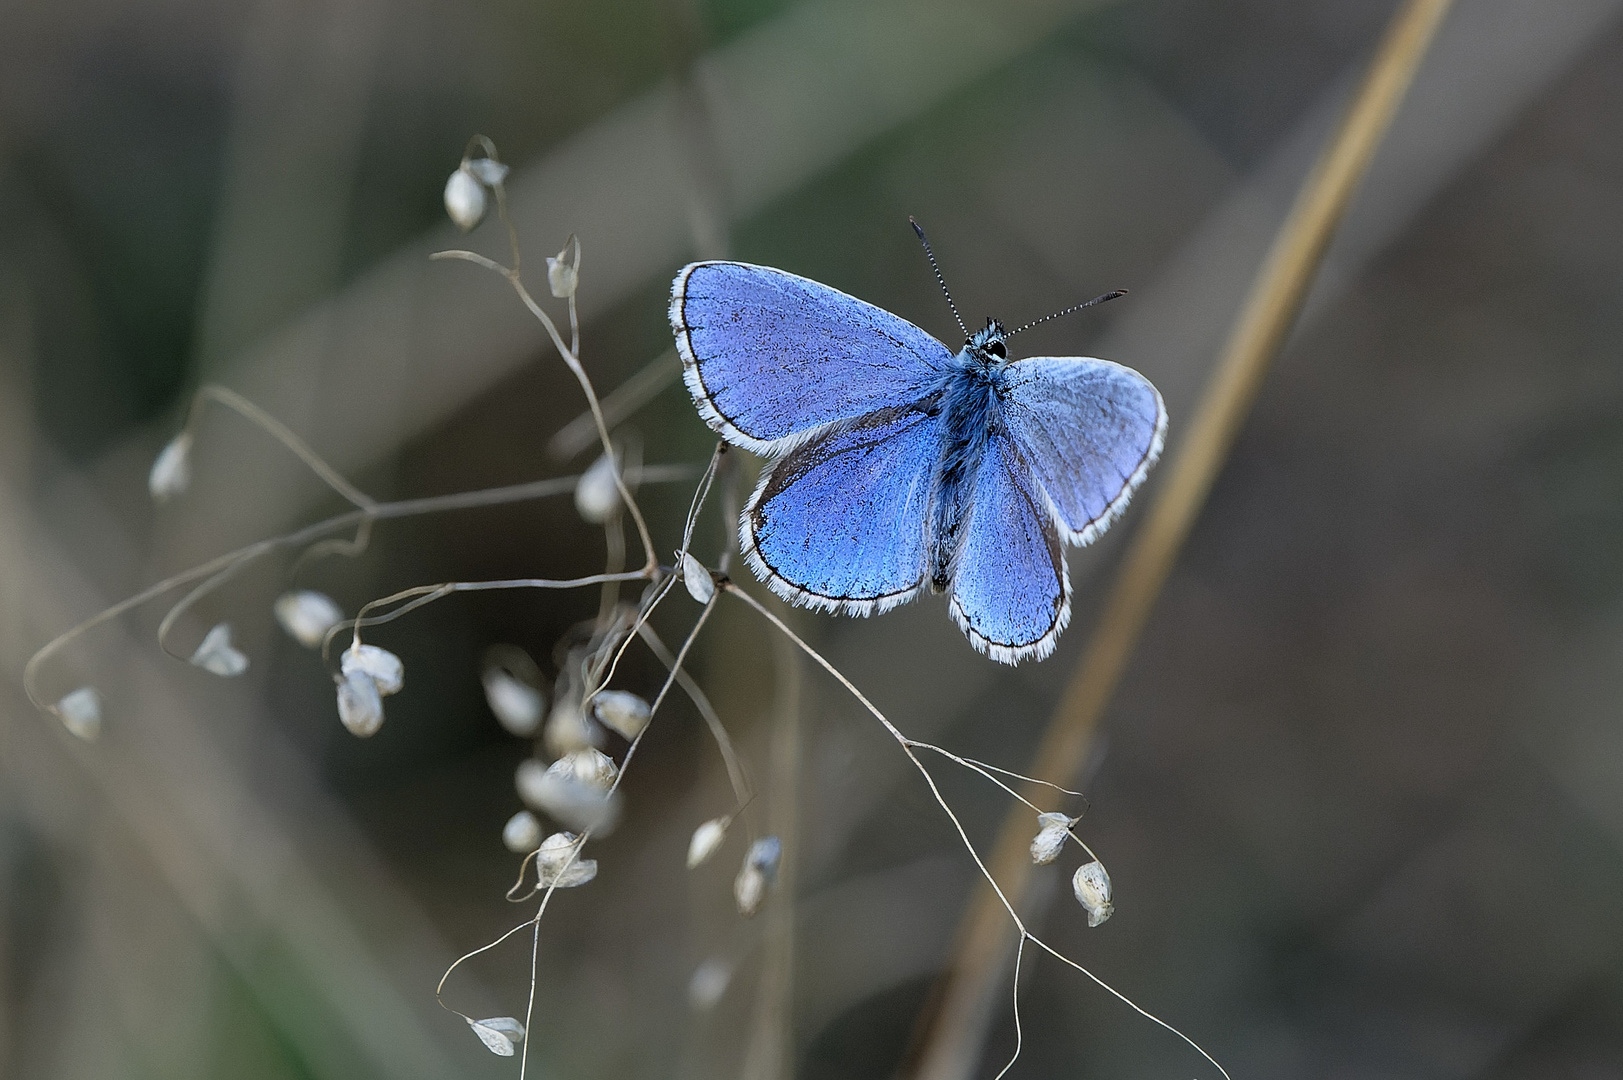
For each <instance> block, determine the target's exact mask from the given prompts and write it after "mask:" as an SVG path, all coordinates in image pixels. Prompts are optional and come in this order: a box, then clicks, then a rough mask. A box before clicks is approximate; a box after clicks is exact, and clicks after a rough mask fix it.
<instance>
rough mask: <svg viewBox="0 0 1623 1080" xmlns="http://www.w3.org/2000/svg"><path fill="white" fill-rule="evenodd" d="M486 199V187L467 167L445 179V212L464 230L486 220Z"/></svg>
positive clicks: (466, 230)
mask: <svg viewBox="0 0 1623 1080" xmlns="http://www.w3.org/2000/svg"><path fill="white" fill-rule="evenodd" d="M485 201H486V200H485V189H484V187H483V186H482V185H481V184H480V183H479V181H478V180H477V179H475V178H474V177H473V176H472V175H471V174H470V173H469V172H468V171H467V170H466V169H458V170H457V171H456V172H454V173H452V174H451V176H450V178H449V179H448V180H446V181H445V212H446V214H448V215H449V216H450V218H451V220H452V221H453V222H455V223H456V227H457V228H459V229H461V230H462V231H463V232H468V231H469V230H470V229H472V228H473V227H474V226H475V225H477V224H479V222H480V221H482V220H484V216H485Z"/></svg>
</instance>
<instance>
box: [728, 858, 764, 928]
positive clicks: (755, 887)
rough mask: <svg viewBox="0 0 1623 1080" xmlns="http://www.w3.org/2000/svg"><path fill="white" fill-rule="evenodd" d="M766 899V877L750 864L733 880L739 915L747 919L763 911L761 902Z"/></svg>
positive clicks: (734, 898) (745, 865)
mask: <svg viewBox="0 0 1623 1080" xmlns="http://www.w3.org/2000/svg"><path fill="white" fill-rule="evenodd" d="M765 898H766V875H765V874H762V873H761V870H760V868H759V867H756V866H752V865H750V864H749V863H745V864H744V868H743V869H742V870H740V871H739V872H738V877H736V878H734V879H733V900H734V901H735V902H736V903H737V904H738V913H739V914H740V915H743V916H745V917H746V918H747V917H749V916H751V915H754V914H755V913H756V912H757V911H759V910H761V901H762V900H764V899H765Z"/></svg>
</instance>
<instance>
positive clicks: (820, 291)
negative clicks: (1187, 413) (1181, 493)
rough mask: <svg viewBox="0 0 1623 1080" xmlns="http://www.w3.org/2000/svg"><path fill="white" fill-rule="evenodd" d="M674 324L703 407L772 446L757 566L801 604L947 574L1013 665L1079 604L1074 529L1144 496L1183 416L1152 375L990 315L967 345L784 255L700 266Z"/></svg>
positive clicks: (744, 532) (948, 584)
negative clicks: (1174, 412)
mask: <svg viewBox="0 0 1623 1080" xmlns="http://www.w3.org/2000/svg"><path fill="white" fill-rule="evenodd" d="M670 314H671V325H672V329H673V330H674V332H675V334H676V341H677V349H678V352H679V353H680V354H681V356H682V361H683V368H684V377H685V379H686V382H687V385H688V390H689V392H690V393H691V394H692V395H693V399H694V403H695V404H696V405H697V407H698V409H699V412H700V415H701V416H702V417H703V418H704V419H705V421H706V423H708V424H709V425H710V427H711V428H712V429H713V430H715V431H716V432H718V433H719V434H720V435H721V436H722V437H723V438H725V439H726V440H727V441H729V442H731V443H733V444H735V445H738V446H742V447H744V448H746V449H749V450H751V451H754V452H756V453H760V454H763V455H764V456H767V457H769V458H770V459H771V464H770V465H769V466H768V467H767V468H766V469H765V470H763V472H762V475H761V482H760V484H759V486H758V487H757V489H756V491H755V493H754V495H753V496H752V497H751V499H750V501H749V503H748V505H747V506H746V507H745V509H744V512H743V514H742V516H741V518H740V521H739V542H740V546H741V548H742V550H743V552H744V555H745V558H746V561H747V562H748V564H749V565H750V567H751V569H753V570H754V571H755V572H756V573H757V575H759V576H760V577H761V578H762V579H763V580H764V581H766V582H767V584H768V585H769V586H770V587H771V588H772V589H773V591H774V592H776V593H778V595H780V596H782V597H784V598H785V599H787V600H790V601H791V602H794V603H798V604H802V605H805V606H809V607H814V608H819V609H822V610H826V611H839V612H844V613H846V614H850V615H869V614H874V613H878V612H883V611H887V610H889V609H890V608H892V607H895V606H896V605H897V604H901V603H905V602H906V601H908V600H910V599H912V598H913V597H914V596H916V595H918V594H919V593H920V592H921V591H923V590H925V589H928V590H929V591H931V592H947V593H950V595H951V601H950V611H951V614H952V616H953V619H954V620H955V621H956V622H957V623H958V625H959V627H960V628H961V629H962V630H963V631H964V633H965V635H966V636H968V638H969V640H970V642H971V643H972V644H973V645H974V646H975V647H976V648H977V649H979V650H981V651H982V652H985V653H987V654H988V655H990V656H992V657H993V658H994V659H997V660H1000V661H1003V662H1005V663H1015V662H1018V661H1020V660H1023V659H1028V658H1037V659H1040V658H1042V657H1043V656H1046V655H1048V654H1049V653H1050V652H1052V651H1053V648H1054V643H1055V641H1056V640H1057V639H1058V636H1059V633H1060V631H1061V630H1063V629H1064V627H1065V624H1066V623H1067V621H1068V620H1069V618H1070V579H1069V574H1068V572H1067V570H1066V566H1065V559H1064V547H1063V545H1064V543H1066V542H1069V543H1073V544H1085V543H1088V542H1091V541H1092V540H1093V539H1094V538H1095V537H1096V536H1097V535H1098V534H1099V533H1101V532H1102V531H1103V530H1104V529H1105V528H1106V527H1107V526H1108V525H1109V523H1110V521H1111V520H1112V519H1113V518H1114V517H1115V516H1116V515H1117V514H1118V513H1120V511H1121V509H1122V508H1123V507H1124V506H1125V505H1126V502H1127V498H1128V496H1129V495H1130V494H1131V492H1132V490H1133V488H1135V487H1136V486H1137V485H1138V483H1139V482H1141V481H1142V480H1143V478H1144V475H1145V474H1146V473H1147V472H1148V470H1149V467H1150V465H1151V463H1153V461H1154V460H1155V457H1156V455H1157V454H1158V453H1159V451H1160V447H1161V441H1162V437H1163V434H1164V432H1165V425H1166V413H1165V409H1164V407H1163V406H1162V403H1161V398H1160V395H1159V394H1158V393H1157V392H1156V391H1155V388H1154V387H1153V386H1152V385H1150V383H1149V382H1148V380H1146V379H1144V378H1143V376H1141V375H1139V374H1138V373H1137V372H1134V371H1131V370H1130V369H1128V368H1124V367H1121V366H1120V365H1118V364H1113V363H1111V362H1109V361H1105V360H1093V359H1089V358H1085V357H1033V358H1027V359H1021V360H1011V359H1010V358H1009V357H1008V351H1007V336H1008V335H1007V333H1006V332H1005V330H1004V329H1003V327H1002V326H1001V325H999V324H998V323H996V322H989V323H988V325H987V326H986V328H985V329H983V330H981V331H979V332H978V333H976V334H974V335H973V336H972V337H971V338H970V340H969V341H967V342H966V343H965V344H964V347H963V348H962V349H961V350H959V351H958V352H957V353H952V352H950V351H949V350H948V349H947V347H946V346H945V345H943V344H941V342H939V341H937V340H936V339H935V338H933V337H931V336H930V335H929V334H927V333H925V332H924V331H923V330H920V329H919V328H918V327H916V326H914V325H913V324H912V323H910V322H907V321H906V320H904V319H901V318H899V317H897V316H895V315H892V314H890V313H889V312H886V311H884V310H882V309H880V308H876V307H874V306H873V305H871V304H867V303H865V302H863V301H861V300H858V299H856V298H854V297H851V296H848V295H846V294H845V293H842V292H839V291H838V290H835V289H831V288H829V287H828V286H826V285H820V284H818V283H817V282H814V281H810V280H808V279H806V278H801V277H797V276H796V275H793V274H788V273H785V272H784V271H781V270H774V269H771V268H769V267H759V266H751V265H749V264H746V263H732V262H707V263H694V264H692V265H690V266H688V267H686V268H685V269H683V271H682V272H681V273H680V274H679V275H678V276H677V278H676V281H675V282H674V284H673V286H672V294H671V310H670Z"/></svg>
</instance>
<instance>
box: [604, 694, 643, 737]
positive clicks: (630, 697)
mask: <svg viewBox="0 0 1623 1080" xmlns="http://www.w3.org/2000/svg"><path fill="white" fill-rule="evenodd" d="M592 715H593V716H594V717H595V718H596V719H597V722H598V723H600V724H602V725H603V726H604V727H606V728H608V729H609V730H610V731H612V732H614V733H615V734H617V735H619V736H620V737H621V738H623V739H626V740H628V741H629V740H631V739H635V738H636V737H637V736H638V735H641V734H642V733H643V729H644V728H646V727H647V726H648V718H649V717H650V716H651V715H652V713H651V711H650V710H649V707H648V702H646V701H644V700H643V699H642V698H640V697H638V696H637V695H636V694H632V693H628V692H626V691H624V690H600V691H598V693H597V696H596V697H594V698H592Z"/></svg>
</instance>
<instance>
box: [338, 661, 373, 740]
mask: <svg viewBox="0 0 1623 1080" xmlns="http://www.w3.org/2000/svg"><path fill="white" fill-rule="evenodd" d="M338 719H339V720H342V721H343V723H344V727H346V728H347V729H349V733H350V734H351V735H356V736H359V737H360V738H363V739H364V738H367V737H368V736H371V735H376V734H377V733H378V728H380V727H382V726H383V698H382V697H381V696H380V695H379V694H378V684H377V683H376V682H375V681H374V680H373V679H372V677H371V676H370V675H368V674H367V673H366V672H364V671H361V670H358V669H357V670H354V671H351V672H349V673H348V674H347V675H345V676H344V677H343V679H341V680H340V681H339V683H338Z"/></svg>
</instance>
